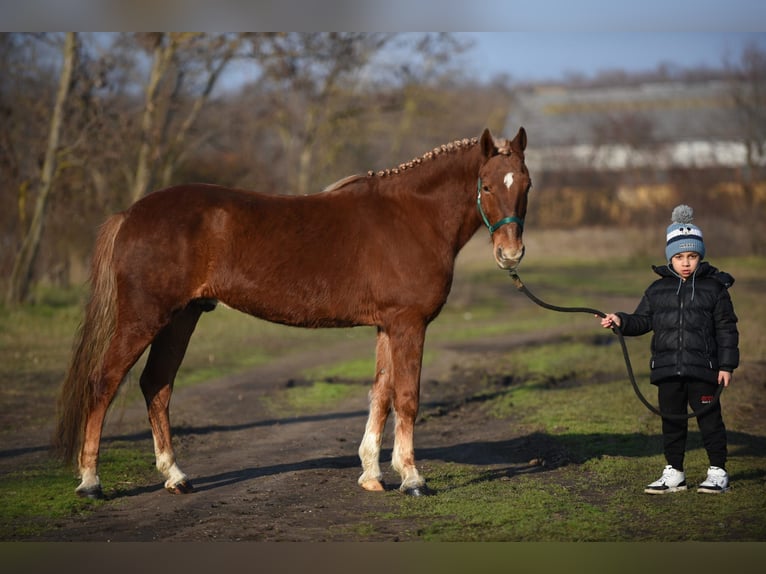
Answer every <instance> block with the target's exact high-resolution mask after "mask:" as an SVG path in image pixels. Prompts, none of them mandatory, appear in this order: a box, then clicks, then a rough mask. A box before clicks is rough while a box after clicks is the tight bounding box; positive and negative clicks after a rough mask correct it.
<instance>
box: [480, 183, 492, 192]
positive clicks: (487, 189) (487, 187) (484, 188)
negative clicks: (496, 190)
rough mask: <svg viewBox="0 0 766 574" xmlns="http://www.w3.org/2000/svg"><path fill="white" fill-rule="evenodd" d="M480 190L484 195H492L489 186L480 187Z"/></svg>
mask: <svg viewBox="0 0 766 574" xmlns="http://www.w3.org/2000/svg"><path fill="white" fill-rule="evenodd" d="M481 190H482V191H484V192H486V193H492V191H491V190H490V189H489V186H486V185H482V186H481Z"/></svg>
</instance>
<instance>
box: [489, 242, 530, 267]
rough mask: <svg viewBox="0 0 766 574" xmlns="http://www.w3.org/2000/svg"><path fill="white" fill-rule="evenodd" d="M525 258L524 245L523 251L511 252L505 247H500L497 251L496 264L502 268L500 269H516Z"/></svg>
mask: <svg viewBox="0 0 766 574" xmlns="http://www.w3.org/2000/svg"><path fill="white" fill-rule="evenodd" d="M523 258H524V246H523V245H522V247H521V249H517V250H516V251H509V250H507V249H503V247H498V248H497V249H495V262H496V263H497V266H498V267H500V269H508V270H512V269H516V267H518V265H519V263H521V260H522V259H523Z"/></svg>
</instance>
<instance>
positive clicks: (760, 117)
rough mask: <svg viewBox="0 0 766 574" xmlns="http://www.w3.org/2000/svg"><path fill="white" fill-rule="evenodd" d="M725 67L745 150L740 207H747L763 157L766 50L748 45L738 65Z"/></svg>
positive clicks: (765, 148)
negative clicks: (742, 205)
mask: <svg viewBox="0 0 766 574" xmlns="http://www.w3.org/2000/svg"><path fill="white" fill-rule="evenodd" d="M729 70H730V72H731V77H732V81H731V90H730V94H731V97H732V99H733V101H734V105H735V107H736V110H737V117H738V119H739V124H740V125H739V129H740V132H741V133H742V139H743V143H744V145H745V150H746V163H747V169H746V172H745V174H744V177H743V189H744V192H745V198H746V205H745V206H744V207H745V209H746V210H750V209H752V207H753V206H754V204H755V185H754V182H755V181H756V180H757V179H758V178H759V170H760V169H761V166H762V165H763V164H764V161H765V160H766V52H764V51H763V50H761V49H760V48H759V47H758V46H757V45H756V44H751V45H749V46H747V47H746V48H745V49H744V50H743V52H742V55H741V58H740V62H739V65H729Z"/></svg>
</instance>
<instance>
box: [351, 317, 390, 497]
mask: <svg viewBox="0 0 766 574" xmlns="http://www.w3.org/2000/svg"><path fill="white" fill-rule="evenodd" d="M375 368H376V373H375V382H374V383H373V386H372V390H371V391H370V413H369V417H368V418H367V426H366V427H365V429H364V437H363V438H362V442H361V444H360V445H359V459H360V460H361V461H362V475H361V476H360V477H359V485H360V486H361V487H362V488H364V489H365V490H372V491H381V490H384V487H383V473H382V472H381V471H380V445H381V441H382V438H383V429H384V428H385V426H386V420H387V419H388V412H389V410H390V409H391V400H392V397H393V389H392V387H391V380H392V379H391V347H390V345H389V339H388V334H387V333H386V332H385V331H382V330H379V331H378V341H377V349H376V367H375Z"/></svg>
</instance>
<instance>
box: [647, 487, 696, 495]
mask: <svg viewBox="0 0 766 574" xmlns="http://www.w3.org/2000/svg"><path fill="white" fill-rule="evenodd" d="M684 490H686V486H669V487H667V488H645V489H644V492H645V493H646V494H668V493H670V492H681V491H684Z"/></svg>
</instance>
